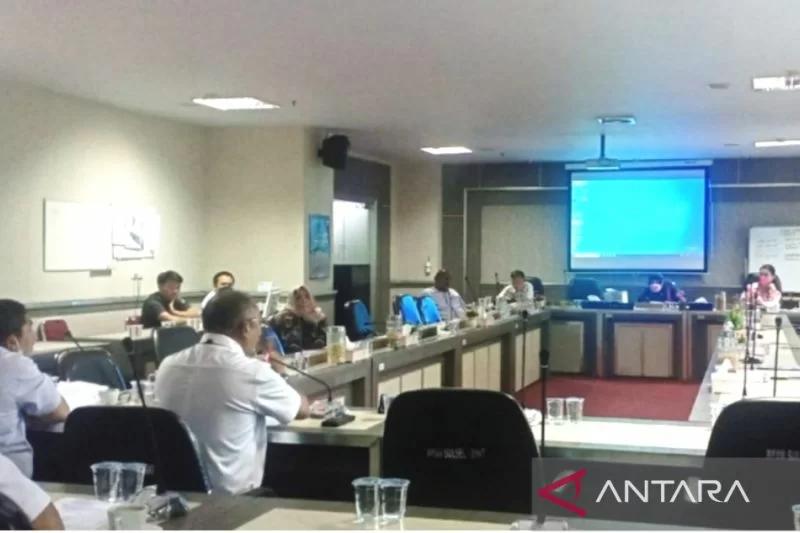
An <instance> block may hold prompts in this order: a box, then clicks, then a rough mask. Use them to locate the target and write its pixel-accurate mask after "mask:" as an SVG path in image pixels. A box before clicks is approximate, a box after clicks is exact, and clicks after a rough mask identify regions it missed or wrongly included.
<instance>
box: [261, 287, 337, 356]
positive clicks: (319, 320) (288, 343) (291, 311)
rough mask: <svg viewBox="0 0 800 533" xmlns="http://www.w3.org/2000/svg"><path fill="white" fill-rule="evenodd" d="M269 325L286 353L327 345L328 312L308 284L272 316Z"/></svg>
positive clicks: (297, 290) (295, 292)
mask: <svg viewBox="0 0 800 533" xmlns="http://www.w3.org/2000/svg"><path fill="white" fill-rule="evenodd" d="M269 325H270V327H272V329H273V331H274V332H275V333H276V334H277V335H278V337H280V340H281V343H282V344H283V349H284V351H285V352H286V353H287V354H289V353H295V352H300V351H303V350H315V349H319V348H324V347H325V344H326V338H325V328H326V326H327V323H326V317H325V313H323V312H322V309H320V307H319V306H318V305H317V302H316V301H315V300H314V296H312V294H311V292H310V291H309V290H308V288H306V287H305V286H300V287H298V288H296V289H295V290H293V291H292V293H291V295H290V296H289V304H288V306H287V307H286V309H284V310H283V311H281V312H280V313H278V314H277V315H275V316H274V317H272V318H271V319H270V320H269Z"/></svg>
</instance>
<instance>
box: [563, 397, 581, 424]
mask: <svg viewBox="0 0 800 533" xmlns="http://www.w3.org/2000/svg"><path fill="white" fill-rule="evenodd" d="M566 405H567V422H570V423H571V424H577V423H578V422H580V421H581V420H583V398H577V397H575V396H571V397H569V398H567V399H566Z"/></svg>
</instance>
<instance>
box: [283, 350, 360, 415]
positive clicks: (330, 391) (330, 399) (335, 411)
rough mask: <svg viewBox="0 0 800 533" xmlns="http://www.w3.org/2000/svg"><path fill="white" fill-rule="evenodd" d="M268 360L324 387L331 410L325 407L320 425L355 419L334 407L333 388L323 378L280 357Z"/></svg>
mask: <svg viewBox="0 0 800 533" xmlns="http://www.w3.org/2000/svg"><path fill="white" fill-rule="evenodd" d="M270 361H275V362H276V363H278V364H279V365H281V366H283V367H285V368H288V369H291V370H294V371H295V372H297V373H298V374H300V375H301V376H303V377H306V378H308V379H310V380H311V381H314V382H316V383H319V384H320V385H322V386H323V387H325V390H326V391H327V393H328V408H331V409H333V411H332V412H331V414H327V409H326V416H325V418H323V420H322V426H324V427H339V426H343V425H345V424H349V423H350V422H352V421H353V420H355V419H356V417H355V416H353V415H350V414H347V413H345V412H344V410H342V409H339V408H338V407H337V408H335V409H334V404H333V389H332V388H331V386H330V385H328V383H327V382H325V381H324V380H322V379H320V378H318V377H316V376H313V375H311V374H310V373H308V372H305V371H303V370H300V369H299V368H297V367H296V366H294V365H290V364H289V363H287V362H285V361H283V360H282V359H279V358H274V359H273V358H272V357H270Z"/></svg>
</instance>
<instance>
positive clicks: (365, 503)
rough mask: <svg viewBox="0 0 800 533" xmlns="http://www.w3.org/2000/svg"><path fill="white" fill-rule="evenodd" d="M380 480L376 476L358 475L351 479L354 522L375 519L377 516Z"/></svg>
mask: <svg viewBox="0 0 800 533" xmlns="http://www.w3.org/2000/svg"><path fill="white" fill-rule="evenodd" d="M380 481H381V480H380V478H377V477H360V478H358V479H355V480H354V481H353V490H354V491H355V499H356V522H366V521H370V520H375V519H376V518H377V517H378V512H379V492H378V490H379V486H380Z"/></svg>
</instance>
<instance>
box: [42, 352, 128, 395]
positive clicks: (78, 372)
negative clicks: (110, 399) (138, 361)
mask: <svg viewBox="0 0 800 533" xmlns="http://www.w3.org/2000/svg"><path fill="white" fill-rule="evenodd" d="M56 364H57V367H58V377H59V379H61V380H62V381H88V382H89V383H97V384H98V385H106V386H108V387H110V388H112V389H127V388H128V385H127V383H125V378H124V377H123V376H122V371H121V370H120V369H119V367H118V366H117V365H116V363H114V361H113V360H112V359H111V354H110V353H108V351H106V350H98V349H91V350H78V349H77V348H76V349H73V350H67V351H66V352H62V353H60V354H59V355H58V357H57V359H56Z"/></svg>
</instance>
